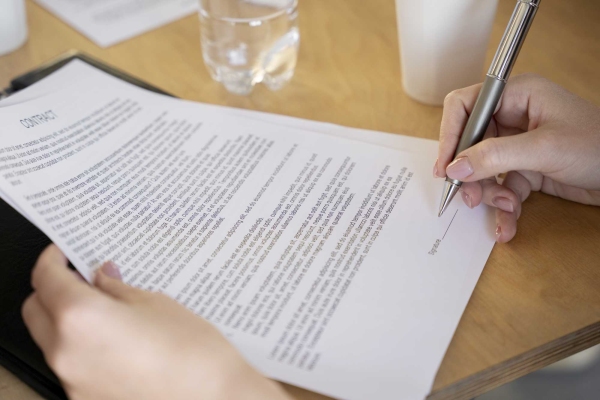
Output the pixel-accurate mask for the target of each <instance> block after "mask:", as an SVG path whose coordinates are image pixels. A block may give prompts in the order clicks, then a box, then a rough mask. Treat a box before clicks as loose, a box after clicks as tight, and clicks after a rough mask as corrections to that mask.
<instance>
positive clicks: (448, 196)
mask: <svg viewBox="0 0 600 400" xmlns="http://www.w3.org/2000/svg"><path fill="white" fill-rule="evenodd" d="M458 189H460V186H458V185H455V184H453V183H452V182H448V181H446V185H445V186H444V193H443V194H442V201H441V202H440V211H439V213H438V218H439V217H441V216H442V214H444V211H446V208H448V205H449V204H450V202H451V201H452V199H453V198H454V196H455V195H456V193H458Z"/></svg>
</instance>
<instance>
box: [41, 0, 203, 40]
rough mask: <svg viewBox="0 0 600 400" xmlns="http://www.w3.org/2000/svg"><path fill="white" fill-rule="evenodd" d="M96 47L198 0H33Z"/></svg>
mask: <svg viewBox="0 0 600 400" xmlns="http://www.w3.org/2000/svg"><path fill="white" fill-rule="evenodd" d="M36 2H37V3H39V4H40V5H42V6H43V7H44V8H46V9H48V10H49V11H51V12H52V13H54V14H56V15H57V16H58V17H60V18H61V19H62V20H64V21H65V22H66V23H67V24H69V25H71V26H72V27H73V28H75V29H76V30H78V31H79V32H81V33H82V34H83V35H85V36H87V37H88V38H89V39H91V40H92V41H93V42H94V43H96V44H97V45H98V46H100V47H108V46H112V45H114V44H117V43H119V42H122V41H124V40H127V39H130V38H132V37H134V36H137V35H140V34H142V33H145V32H147V31H149V30H152V29H155V28H158V27H160V26H162V25H165V24H167V23H169V22H173V21H175V20H177V19H179V18H182V17H185V16H187V15H189V14H192V13H194V12H196V11H197V10H198V0H85V1H82V0H36Z"/></svg>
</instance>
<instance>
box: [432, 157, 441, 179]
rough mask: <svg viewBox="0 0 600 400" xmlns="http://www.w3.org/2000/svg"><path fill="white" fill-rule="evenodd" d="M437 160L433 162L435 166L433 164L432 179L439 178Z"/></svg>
mask: <svg viewBox="0 0 600 400" xmlns="http://www.w3.org/2000/svg"><path fill="white" fill-rule="evenodd" d="M437 165H438V160H435V164H433V177H434V178H439V177H440V176H439V175H438V166H437Z"/></svg>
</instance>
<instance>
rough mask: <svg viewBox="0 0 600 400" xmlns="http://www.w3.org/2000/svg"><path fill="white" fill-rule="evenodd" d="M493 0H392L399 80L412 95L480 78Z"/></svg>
mask: <svg viewBox="0 0 600 400" xmlns="http://www.w3.org/2000/svg"><path fill="white" fill-rule="evenodd" d="M497 5H498V0H396V13H397V17H398V34H399V37H400V55H401V60H400V62H401V65H402V81H403V86H404V90H405V91H406V93H407V94H408V95H409V96H410V97H412V98H414V99H415V100H417V101H420V102H422V103H426V104H431V105H441V104H443V102H444V98H445V97H446V95H447V94H448V93H450V92H451V91H453V90H455V89H460V88H463V87H466V86H470V85H473V84H475V83H478V82H481V81H482V79H483V73H484V68H485V66H484V62H485V56H486V52H487V49H488V44H489V38H490V33H491V30H492V24H493V22H494V17H495V15H496V7H497Z"/></svg>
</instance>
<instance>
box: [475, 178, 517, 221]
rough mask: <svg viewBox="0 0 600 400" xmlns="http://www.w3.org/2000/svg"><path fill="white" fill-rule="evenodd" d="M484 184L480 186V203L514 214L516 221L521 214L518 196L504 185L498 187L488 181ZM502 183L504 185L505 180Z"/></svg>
mask: <svg viewBox="0 0 600 400" xmlns="http://www.w3.org/2000/svg"><path fill="white" fill-rule="evenodd" d="M507 177H508V175H507ZM484 182H486V183H485V184H484V185H482V186H483V197H482V202H483V203H485V204H487V205H489V206H492V207H496V208H498V209H500V210H502V211H505V212H509V213H512V212H514V213H516V215H517V219H518V217H519V215H520V213H521V199H520V198H519V196H518V195H517V194H516V193H515V192H514V191H513V190H511V188H510V187H507V186H506V184H503V185H500V184H498V183H496V182H492V181H490V180H486V181H484ZM504 182H505V183H506V179H505V180H504Z"/></svg>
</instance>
